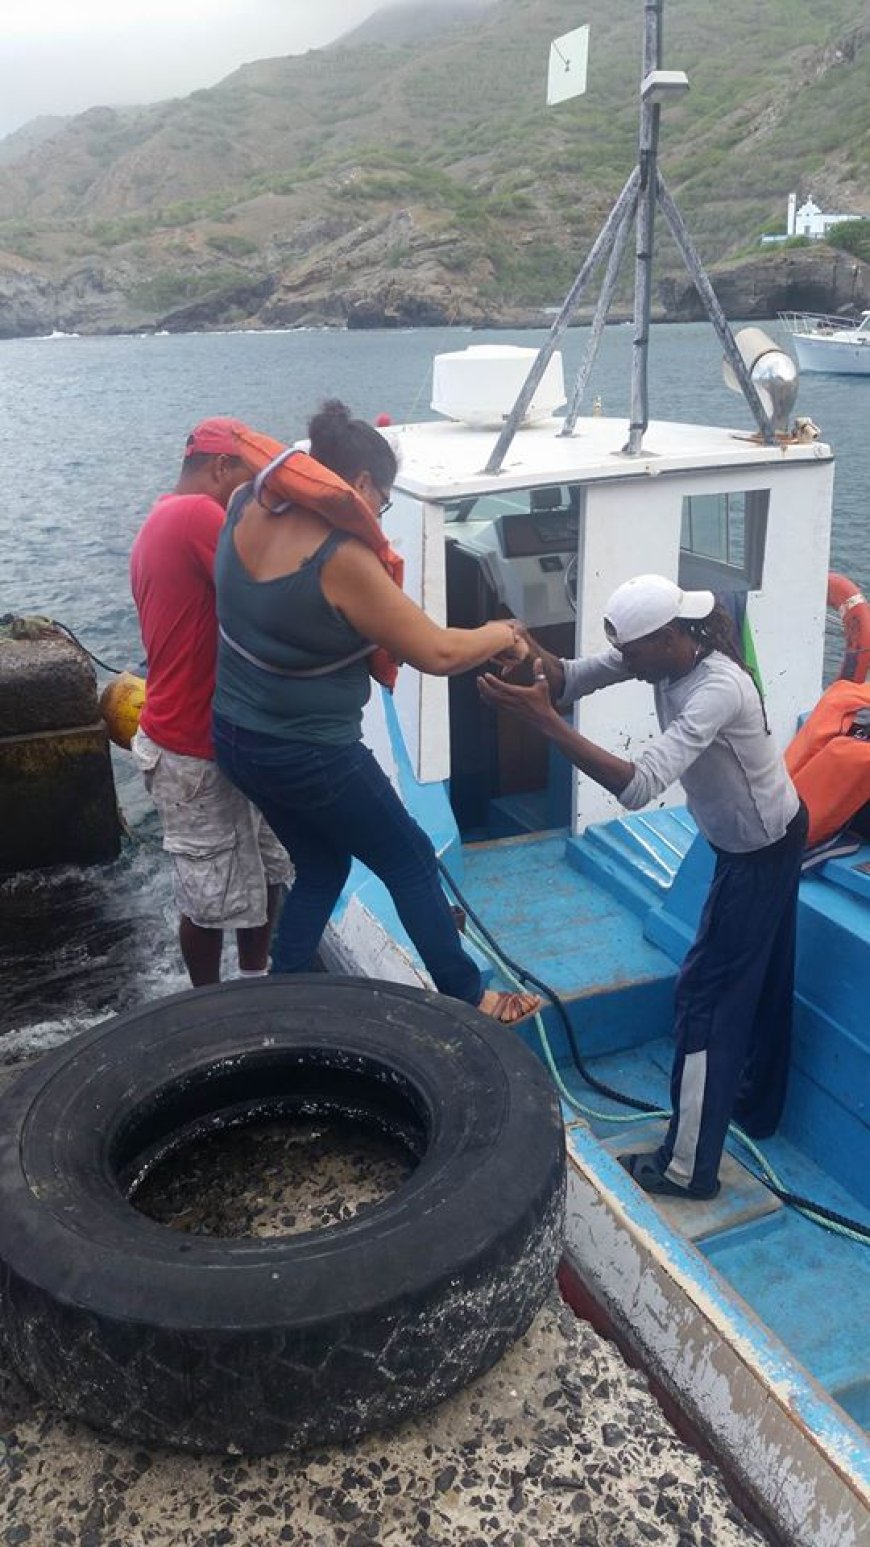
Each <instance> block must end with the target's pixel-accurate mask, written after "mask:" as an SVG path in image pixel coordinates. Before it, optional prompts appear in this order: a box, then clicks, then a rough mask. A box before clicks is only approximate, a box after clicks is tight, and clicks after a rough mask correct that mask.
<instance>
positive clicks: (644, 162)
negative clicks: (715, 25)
mask: <svg viewBox="0 0 870 1547" xmlns="http://www.w3.org/2000/svg"><path fill="white" fill-rule="evenodd" d="M662 4H663V0H645V9H644V29H643V73H642V76H641V79H642V80H644V81H645V80H646V79H647V76H648V75H650V73H651V72H652V71H653V70H658V69H659V67H660V65H661V55H662ZM660 119H661V107H660V105H659V103H658V102H656V101H654V100H653V99H652V98H651V97H644V96H643V95H642V96H641V104H640V135H639V141H638V164H639V167H640V197H639V200H638V208H637V236H636V241H635V265H634V345H633V354H632V362H631V420H630V423H629V430H628V443H627V445H625V446H624V447H623V450H624V451H625V452H626V453H627V454H628V456H630V457H637V456H640V454H641V452H642V451H643V437H644V433H645V431H646V428H647V425H648V424H649V389H648V382H647V359H648V355H649V318H650V309H651V301H652V258H653V237H654V231H655V212H656V187H657V185H656V173H657V166H656V162H657V158H658V149H659V121H660Z"/></svg>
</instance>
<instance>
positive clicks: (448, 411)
mask: <svg viewBox="0 0 870 1547" xmlns="http://www.w3.org/2000/svg"><path fill="white" fill-rule="evenodd" d="M537 353H538V351H537V350H536V349H521V348H520V347H519V346H518V345H516V344H472V345H471V346H470V347H469V348H468V349H461V350H457V352H456V353H455V354H448V355H436V356H435V360H434V363H433V368H432V407H433V408H434V409H435V412H436V413H438V414H444V415H445V416H446V418H448V419H456V420H458V421H459V423H460V424H469V425H473V426H474V427H475V428H476V429H482V430H483V429H486V430H499V429H501V426H502V424H503V423H504V421H505V419H506V418H507V416H508V414H509V413H510V411H511V409H512V408H513V406H514V403H515V401H516V398H517V396H518V394H519V391H520V388H521V387H522V385H523V383H524V381H525V379H526V377H527V376H528V374H529V371H530V370H531V367H532V362H533V361H534V359H535V357H536V355H537ZM564 402H565V380H564V376H563V373H562V356H561V354H560V353H559V351H558V350H556V351H555V353H554V354H553V356H552V358H551V360H550V361H549V363H548V365H547V369H546V370H545V372H544V374H543V377H542V378H541V381H540V383H539V384H538V390H537V392H536V393H535V395H534V397H533V398H532V401H531V403H530V405H529V409H528V412H527V414H526V416H525V418H524V420H523V424H534V423H535V422H536V421H537V420H540V419H550V418H552V416H553V414H554V413H555V411H556V409H557V408H561V407H562V405H563V404H564Z"/></svg>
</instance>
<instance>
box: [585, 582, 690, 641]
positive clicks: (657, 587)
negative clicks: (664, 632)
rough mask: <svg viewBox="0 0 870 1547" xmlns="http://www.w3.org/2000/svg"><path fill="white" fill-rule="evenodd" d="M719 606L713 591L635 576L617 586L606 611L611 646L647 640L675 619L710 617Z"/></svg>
mask: <svg viewBox="0 0 870 1547" xmlns="http://www.w3.org/2000/svg"><path fill="white" fill-rule="evenodd" d="M715 605H716V598H715V596H714V595H713V592H712V591H683V590H682V589H681V588H680V586H678V585H675V583H674V581H673V580H666V579H665V576H664V575H635V577H634V579H633V580H626V582H625V584H624V585H621V586H617V588H616V590H615V591H614V593H613V595H612V596H611V598H610V600H609V602H608V603H607V606H606V607H605V609H604V632H605V633H606V635H607V637H608V639H609V640H610V642H611V644H614V645H628V644H631V642H632V640H634V639H644V638H645V637H646V635H647V634H654V633H655V632H656V630H657V629H660V628H664V626H665V624H666V623H672V622H673V620H674V618H707V617H709V615H710V613H711V612H712V611H713V608H714V607H715Z"/></svg>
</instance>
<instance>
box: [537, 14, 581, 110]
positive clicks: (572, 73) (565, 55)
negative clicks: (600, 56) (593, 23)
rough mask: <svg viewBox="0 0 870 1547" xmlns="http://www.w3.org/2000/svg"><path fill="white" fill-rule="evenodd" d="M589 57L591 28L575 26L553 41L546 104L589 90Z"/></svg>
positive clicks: (566, 99)
mask: <svg viewBox="0 0 870 1547" xmlns="http://www.w3.org/2000/svg"><path fill="white" fill-rule="evenodd" d="M588 59H589V28H588V26H586V27H575V29H574V31H573V32H566V33H564V34H563V36H562V37H561V38H554V40H553V42H552V43H551V44H550V68H549V71H548V73H547V106H548V107H552V106H553V104H554V102H567V101H568V100H569V99H570V98H571V97H581V96H582V95H583V93H584V91H585V90H586V65H587V62H588Z"/></svg>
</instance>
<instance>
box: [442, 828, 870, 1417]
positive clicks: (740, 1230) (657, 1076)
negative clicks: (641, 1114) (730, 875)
mask: <svg viewBox="0 0 870 1547" xmlns="http://www.w3.org/2000/svg"><path fill="white" fill-rule="evenodd" d="M693 839H694V830H693V828H692V826H691V823H690V821H689V820H688V818H686V816H685V814H684V813H680V812H676V813H673V812H662V813H656V814H654V815H652V816H650V815H647V816H644V817H643V818H640V819H639V818H636V817H631V818H624V819H623V820H622V821H621V822H619V823H612V824H609V826H608V827H607V828H601V829H598V830H597V831H595V832H593V833H590V834H588V835H587V836H586V837H585V838H584V839H582V840H579V841H578V840H573V839H569V838H568V837H567V834H566V833H565V832H558V833H550V834H541V835H533V836H530V837H525V838H512V839H511V838H508V839H500V840H496V841H493V842H488V843H482V844H471V845H466V846H465V847H464V849H463V872H464V877H463V889H464V891H465V893H466V895H467V897H468V899H469V901H470V902H471V904H472V905H473V906H474V907H475V909H476V910H477V911H478V912H479V913H480V915H481V917H482V918H483V920H484V922H485V923H486V924H487V926H488V928H489V929H490V930H491V931H492V933H493V934H494V935H495V937H496V938H497V939H498V940H499V942H500V944H501V946H502V947H503V949H504V950H505V951H506V952H507V953H508V954H509V955H510V956H512V957H513V958H514V959H515V960H516V961H518V962H520V963H522V964H523V965H525V966H527V967H528V968H529V969H530V970H531V971H533V972H535V974H536V975H537V976H539V977H540V978H542V979H543V980H544V981H546V982H548V983H549V984H550V985H551V986H552V987H553V988H554V989H556V990H557V992H558V993H559V994H560V996H561V997H563V998H564V1000H565V1002H566V1005H567V1007H568V1010H569V1013H570V1016H571V1021H572V1025H573V1027H574V1029H575V1032H576V1034H577V1037H578V1040H579V1043H580V1046H581V1050H582V1053H583V1056H584V1058H585V1059H588V1062H589V1066H590V1069H591V1071H592V1072H593V1073H594V1074H595V1076H596V1077H597V1078H599V1079H602V1080H603V1081H604V1082H605V1083H606V1084H609V1085H611V1086H614V1087H616V1088H617V1089H619V1090H623V1091H625V1092H627V1093H629V1094H632V1095H635V1096H640V1097H642V1098H643V1099H644V1100H647V1101H653V1102H655V1103H657V1104H659V1105H661V1106H663V1107H666V1106H667V1105H668V1074H669V1070H670V1063H671V1042H670V1020H671V1007H672V994H673V984H674V979H675V976H676V972H677V967H678V962H679V960H680V958H681V956H682V954H683V951H684V950H685V948H686V945H687V944H688V941H689V939H690V938H691V935H692V932H693V928H694V919H695V918H696V917H697V908H698V906H699V902H700V898H701V897H702V895H703V892H704V890H705V888H706V876H707V873H708V859H707V857H705V855H704V853H702V852H701V851H702V849H703V847H704V846H703V845H694V846H693ZM690 850H691V853H689V851H690ZM687 853H689V858H688V859H687V861H686V863H685V864H684V865H683V864H682V863H681V861H682V860H683V857H684V855H686V854H687ZM868 860H870V851H866V850H865V851H862V852H861V853H860V854H858V855H856V856H854V858H853V859H851V860H850V861H843V860H838V861H832V862H829V863H828V865H826V866H825V867H824V870H823V872H819V873H816V875H815V876H814V878H813V879H811V880H809V879H808V880H805V881H804V883H803V884H802V899H801V928H800V951H799V966H798V981H797V988H798V993H797V1016H796V1028H795V1051H794V1067H793V1076H792V1080H791V1087H790V1093H789V1099H788V1103H787V1107H786V1112H785V1115H784V1119H783V1123H782V1125H781V1131H780V1133H779V1134H777V1136H776V1137H775V1138H774V1139H772V1140H768V1141H765V1143H764V1144H763V1146H761V1148H762V1149H763V1151H764V1154H765V1155H766V1157H767V1159H768V1160H769V1161H770V1163H771V1164H772V1165H773V1166H774V1168H775V1169H776V1171H777V1172H778V1173H779V1175H780V1177H781V1179H782V1181H783V1184H784V1185H785V1186H786V1187H788V1188H789V1189H791V1190H793V1191H794V1192H796V1193H799V1194H801V1195H802V1196H805V1197H809V1198H812V1199H813V1200H814V1201H817V1202H819V1203H821V1204H823V1205H825V1206H827V1207H829V1208H832V1209H835V1210H837V1211H838V1212H841V1213H843V1214H845V1215H847V1216H849V1217H852V1218H856V1219H861V1220H863V1221H864V1222H865V1223H868V1224H870V1208H868V1202H870V1190H868V1176H870V1165H868V1161H870V1147H868V1146H870V1135H868V1128H867V1106H866V1092H867V1084H868V1080H867V1072H868V1066H870V1047H868V1040H867V1039H868V1036H870V1017H868V1015H867V1012H866V1004H867V997H868V996H867V984H868V970H867V961H868V960H870V954H868V946H870V874H867V873H865V872H864V871H863V870H862V869H861V868H860V867H861V866H862V865H863V864H866V863H867V862H868ZM678 871H679V872H680V875H679V882H677V883H676V884H675V877H676V874H677V872H678ZM545 1024H546V1026H547V1030H548V1033H549V1035H550V1037H551V1040H552V1044H553V1048H554V1051H555V1053H556V1057H557V1061H558V1063H559V1066H560V1072H561V1073H562V1075H563V1078H564V1079H565V1082H566V1084H567V1085H568V1087H569V1089H570V1090H571V1093H572V1095H573V1096H574V1097H575V1098H576V1099H577V1100H578V1101H579V1102H580V1103H582V1105H583V1106H584V1107H585V1108H588V1109H590V1110H592V1111H595V1112H598V1113H600V1114H602V1116H603V1117H607V1116H618V1115H620V1114H622V1115H623V1116H624V1117H625V1119H626V1124H627V1125H626V1124H622V1123H620V1124H616V1125H614V1124H613V1123H608V1122H606V1121H603V1120H599V1119H596V1118H592V1119H591V1126H592V1129H593V1131H594V1132H595V1133H596V1134H599V1135H600V1136H601V1137H602V1139H605V1140H607V1141H610V1140H611V1139H612V1138H613V1137H614V1135H616V1136H621V1137H622V1138H623V1139H625V1140H626V1141H628V1140H630V1138H631V1136H632V1131H633V1125H632V1124H631V1121H630V1114H629V1113H627V1112H626V1109H625V1108H620V1107H619V1106H618V1105H617V1104H615V1103H613V1102H610V1101H608V1100H607V1099H606V1098H604V1097H602V1096H600V1095H598V1094H597V1093H595V1092H594V1091H591V1090H590V1089H589V1088H588V1087H587V1086H586V1085H585V1084H584V1082H583V1081H582V1080H581V1079H580V1078H579V1076H578V1075H577V1074H576V1071H574V1069H573V1064H572V1061H571V1056H570V1052H569V1048H568V1045H567V1038H566V1037H565V1035H564V1032H563V1029H562V1027H561V1024H560V1022H559V1020H558V1017H557V1016H556V1014H555V1012H554V1011H553V1010H552V1009H549V1010H548V1011H547V1013H546V1015H545ZM524 1035H525V1036H526V1037H527V1039H528V1040H529V1041H530V1042H532V1043H533V1044H535V1043H536V1041H537V1038H536V1033H535V1031H534V1027H533V1025H532V1026H531V1027H530V1028H524ZM619 1147H620V1146H619V1144H618V1143H617V1145H616V1148H619ZM729 1150H730V1151H731V1153H732V1154H733V1155H734V1156H735V1158H736V1159H737V1160H738V1161H740V1162H741V1163H743V1162H747V1164H749V1165H750V1167H751V1164H752V1163H751V1162H749V1161H748V1157H747V1156H746V1153H745V1151H743V1150H742V1148H741V1146H740V1145H739V1144H738V1143H737V1142H736V1141H733V1142H732V1141H729ZM741 1174H742V1173H741ZM746 1180H747V1182H749V1179H748V1178H746ZM752 1185H753V1184H752V1183H751V1182H749V1188H750V1190H751V1188H752ZM756 1191H758V1189H756ZM728 1192H729V1189H728V1188H727V1186H726V1187H725V1188H724V1189H723V1195H721V1196H722V1198H723V1202H722V1208H721V1212H720V1215H719V1217H718V1218H714V1219H713V1222H712V1224H711V1225H710V1227H709V1229H708V1231H707V1233H706V1234H705V1235H704V1238H703V1239H702V1240H700V1241H698V1242H697V1245H698V1247H699V1250H701V1251H702V1252H703V1253H704V1254H705V1255H706V1256H707V1258H708V1259H709V1260H710V1261H711V1262H712V1263H714V1264H715V1266H716V1268H717V1269H718V1270H719V1271H720V1272H721V1273H722V1274H723V1275H724V1277H725V1278H726V1279H727V1280H728V1281H729V1282H730V1283H731V1284H732V1285H733V1286H734V1288H735V1289H737V1290H738V1291H739V1293H740V1294H741V1295H742V1296H743V1298H744V1299H745V1300H746V1301H747V1302H748V1303H749V1304H750V1305H751V1306H752V1307H753V1308H754V1309H755V1311H756V1312H757V1314H758V1315H759V1316H760V1317H761V1318H762V1320H763V1321H764V1322H765V1323H766V1324H767V1325H768V1326H769V1327H770V1328H771V1329H772V1330H773V1331H774V1332H775V1333H777V1335H778V1336H779V1337H780V1338H781V1339H782V1341H783V1342H784V1343H785V1344H786V1346H787V1347H788V1348H789V1349H790V1350H791V1352H792V1353H793V1354H794V1355H795V1356H796V1357H797V1359H798V1360H800V1362H801V1363H802V1364H803V1365H804V1366H805V1367H806V1368H807V1369H808V1370H810V1371H811V1372H812V1374H813V1375H815V1377H816V1378H817V1379H818V1380H819V1381H820V1383H821V1384H822V1385H823V1386H824V1387H825V1388H826V1389H827V1390H828V1391H829V1392H830V1393H831V1395H832V1396H834V1397H835V1399H836V1400H837V1401H838V1402H839V1403H840V1404H841V1405H842V1406H843V1408H844V1409H845V1410H846V1411H847V1412H849V1414H850V1415H851V1416H852V1417H853V1418H854V1419H855V1420H856V1421H857V1422H859V1423H861V1424H863V1425H864V1426H870V1339H868V1337H867V1327H868V1326H870V1271H868V1268H870V1257H868V1251H867V1248H866V1247H865V1246H861V1245H859V1244H857V1243H855V1242H853V1241H849V1240H847V1239H845V1238H843V1237H839V1236H836V1235H833V1234H831V1233H829V1232H828V1231H825V1230H822V1229H821V1228H820V1227H819V1226H818V1225H815V1224H813V1223H811V1222H810V1221H808V1220H806V1219H804V1218H803V1217H802V1216H801V1215H799V1214H798V1213H796V1212H795V1210H793V1209H790V1208H781V1209H777V1210H775V1211H774V1212H768V1211H767V1210H768V1208H769V1203H770V1199H769V1194H767V1193H766V1192H764V1193H763V1194H760V1193H759V1196H760V1197H761V1198H763V1200H764V1201H763V1203H761V1204H760V1205H759V1207H758V1209H757V1210H756V1211H753V1208H752V1207H751V1206H750V1207H749V1208H748V1213H747V1211H744V1212H743V1213H741V1214H739V1215H735V1213H734V1209H733V1206H732V1205H733V1199H732V1200H731V1202H729V1198H728V1197H727V1194H728ZM686 1207H687V1206H686V1205H683V1204H677V1205H676V1208H677V1210H678V1211H679V1210H680V1209H685V1208H686ZM755 1215H757V1217H754V1216H755ZM676 1217H677V1218H678V1217H679V1215H677V1216H676ZM668 1218H669V1220H670V1221H671V1222H673V1220H674V1218H675V1215H674V1213H673V1211H672V1210H671V1211H669V1213H668ZM735 1218H739V1221H740V1222H739V1223H735ZM820 1307H824V1314H823V1315H820V1313H819V1309H820Z"/></svg>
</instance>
